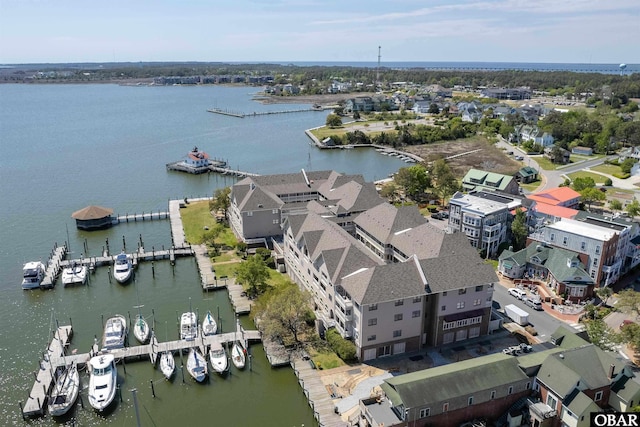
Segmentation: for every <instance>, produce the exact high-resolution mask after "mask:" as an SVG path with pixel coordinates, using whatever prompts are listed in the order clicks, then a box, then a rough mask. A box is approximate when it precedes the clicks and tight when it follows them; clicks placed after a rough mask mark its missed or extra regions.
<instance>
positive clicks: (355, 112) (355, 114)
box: [353, 111, 360, 120]
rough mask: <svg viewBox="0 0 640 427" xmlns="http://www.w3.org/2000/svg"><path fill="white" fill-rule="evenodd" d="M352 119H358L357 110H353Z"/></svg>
mask: <svg viewBox="0 0 640 427" xmlns="http://www.w3.org/2000/svg"><path fill="white" fill-rule="evenodd" d="M353 120H360V113H359V112H358V111H354V112H353Z"/></svg>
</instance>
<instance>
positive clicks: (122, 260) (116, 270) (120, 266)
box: [113, 252, 133, 283]
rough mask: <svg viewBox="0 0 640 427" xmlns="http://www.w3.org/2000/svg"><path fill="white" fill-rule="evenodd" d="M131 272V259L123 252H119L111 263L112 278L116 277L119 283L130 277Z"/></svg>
mask: <svg viewBox="0 0 640 427" xmlns="http://www.w3.org/2000/svg"><path fill="white" fill-rule="evenodd" d="M132 274H133V266H132V265H131V260H130V259H129V257H128V256H127V254H125V253H124V252H121V253H120V254H119V255H118V256H117V257H116V261H115V262H114V264H113V278H114V279H116V280H117V281H118V282H119V283H126V282H127V281H128V280H129V279H131V275H132Z"/></svg>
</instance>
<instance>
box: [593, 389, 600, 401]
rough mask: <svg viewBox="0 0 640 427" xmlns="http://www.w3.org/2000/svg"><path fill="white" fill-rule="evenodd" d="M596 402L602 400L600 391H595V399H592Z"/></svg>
mask: <svg viewBox="0 0 640 427" xmlns="http://www.w3.org/2000/svg"><path fill="white" fill-rule="evenodd" d="M594 400H595V401H596V402H598V401H600V400H602V392H601V391H596V397H595V399H594Z"/></svg>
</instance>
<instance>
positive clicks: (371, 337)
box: [367, 335, 376, 341]
mask: <svg viewBox="0 0 640 427" xmlns="http://www.w3.org/2000/svg"><path fill="white" fill-rule="evenodd" d="M375 339H376V336H375V335H369V336H368V337H367V341H375Z"/></svg>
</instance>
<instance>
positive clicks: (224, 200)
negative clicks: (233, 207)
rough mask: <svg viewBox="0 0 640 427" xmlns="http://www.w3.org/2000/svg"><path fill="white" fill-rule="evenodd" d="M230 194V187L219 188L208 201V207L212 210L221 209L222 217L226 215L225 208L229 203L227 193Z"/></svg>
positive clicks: (227, 207)
mask: <svg viewBox="0 0 640 427" xmlns="http://www.w3.org/2000/svg"><path fill="white" fill-rule="evenodd" d="M230 194H231V187H224V188H219V189H217V190H216V191H215V193H213V199H212V200H211V202H209V209H210V210H212V211H222V212H223V213H224V217H225V218H226V217H227V210H228V209H229V206H230V204H231V199H230V198H229V195H230Z"/></svg>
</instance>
